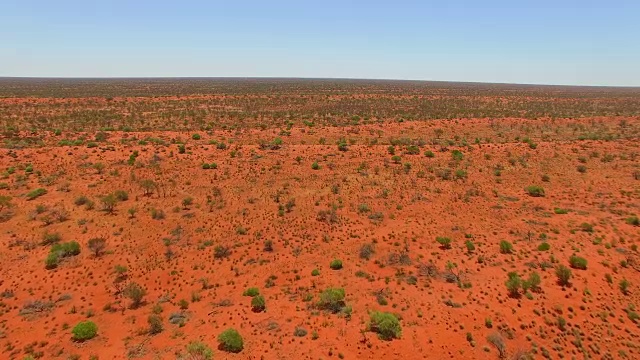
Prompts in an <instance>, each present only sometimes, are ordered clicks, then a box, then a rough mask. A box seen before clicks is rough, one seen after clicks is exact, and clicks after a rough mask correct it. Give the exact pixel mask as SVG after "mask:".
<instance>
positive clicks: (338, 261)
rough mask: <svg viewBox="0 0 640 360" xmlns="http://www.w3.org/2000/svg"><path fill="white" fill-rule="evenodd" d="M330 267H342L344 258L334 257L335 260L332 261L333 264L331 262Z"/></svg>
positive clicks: (336, 268) (338, 268) (337, 268)
mask: <svg viewBox="0 0 640 360" xmlns="http://www.w3.org/2000/svg"><path fill="white" fill-rule="evenodd" d="M329 267H330V268H331V269H333V270H340V269H342V260H338V259H334V260H333V261H331V264H329Z"/></svg>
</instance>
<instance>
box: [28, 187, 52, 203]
mask: <svg viewBox="0 0 640 360" xmlns="http://www.w3.org/2000/svg"><path fill="white" fill-rule="evenodd" d="M46 193H47V189H43V188H38V189H35V190H31V191H29V192H28V193H27V200H33V199H36V198H39V197H40V196H42V195H44V194H46Z"/></svg>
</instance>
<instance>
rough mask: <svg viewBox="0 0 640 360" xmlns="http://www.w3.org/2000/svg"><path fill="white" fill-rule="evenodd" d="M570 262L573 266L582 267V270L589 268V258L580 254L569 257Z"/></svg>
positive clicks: (575, 267)
mask: <svg viewBox="0 0 640 360" xmlns="http://www.w3.org/2000/svg"><path fill="white" fill-rule="evenodd" d="M569 264H571V267H572V268H574V269H581V270H586V269H587V259H585V258H582V257H579V256H575V255H572V256H571V257H570V258H569Z"/></svg>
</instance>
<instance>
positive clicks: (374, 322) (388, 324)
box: [368, 311, 402, 340]
mask: <svg viewBox="0 0 640 360" xmlns="http://www.w3.org/2000/svg"><path fill="white" fill-rule="evenodd" d="M368 329H369V331H372V332H375V333H377V334H378V336H380V338H381V339H383V340H393V339H399V338H400V336H401V335H402V327H401V326H400V321H399V320H398V318H397V317H396V316H395V315H393V314H391V313H386V312H379V311H374V312H372V313H371V314H370V315H369V326H368Z"/></svg>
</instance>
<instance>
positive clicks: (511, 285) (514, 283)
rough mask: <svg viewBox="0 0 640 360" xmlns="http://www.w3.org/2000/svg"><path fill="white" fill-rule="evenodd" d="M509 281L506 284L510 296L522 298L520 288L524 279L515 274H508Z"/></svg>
mask: <svg viewBox="0 0 640 360" xmlns="http://www.w3.org/2000/svg"><path fill="white" fill-rule="evenodd" d="M507 276H508V277H509V279H508V280H507V281H506V282H505V285H506V286H507V290H509V296H511V297H518V296H520V288H521V287H522V279H520V276H518V274H517V273H515V272H510V273H509V274H507Z"/></svg>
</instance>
